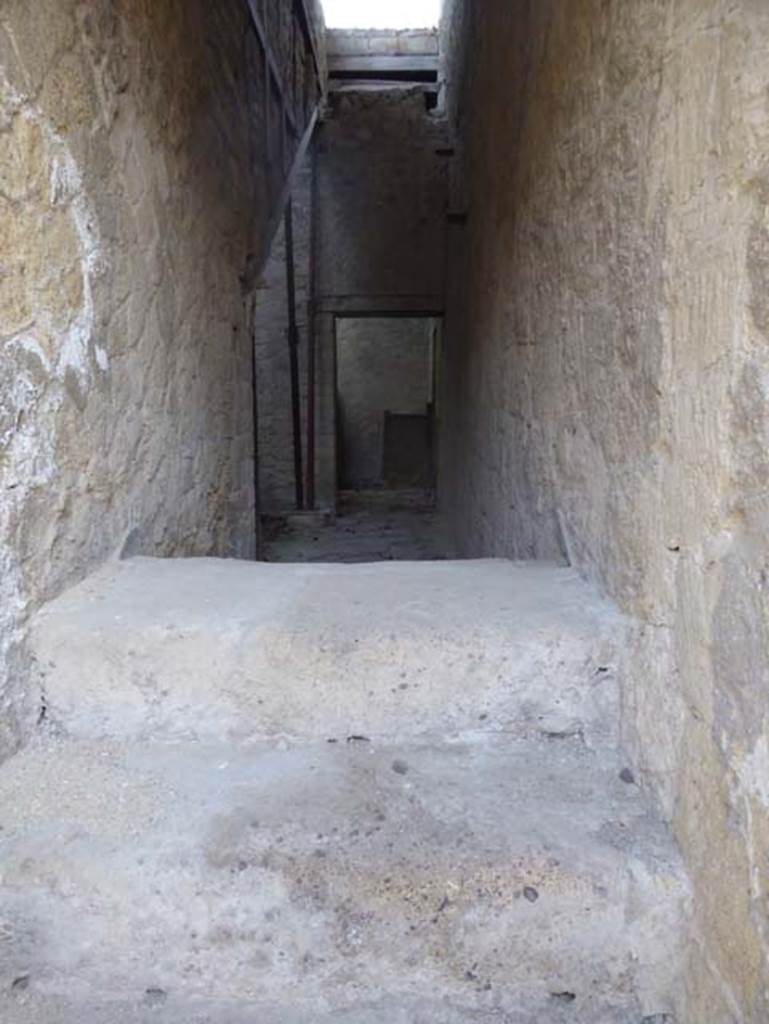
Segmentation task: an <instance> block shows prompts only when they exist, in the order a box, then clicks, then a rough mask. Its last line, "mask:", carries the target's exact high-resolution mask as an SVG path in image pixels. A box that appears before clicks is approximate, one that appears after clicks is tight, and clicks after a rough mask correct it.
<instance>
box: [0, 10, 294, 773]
mask: <svg viewBox="0 0 769 1024" xmlns="http://www.w3.org/2000/svg"><path fill="white" fill-rule="evenodd" d="M263 60H264V58H263V56H262V53H261V50H260V48H259V46H258V45H257V42H256V37H255V34H254V30H253V27H252V26H251V22H250V19H249V15H248V8H247V5H246V4H245V3H243V2H241V0H224V2H222V3H217V4H211V3H207V2H204V0H192V2H187V3H182V2H181V0H169V2H163V3H152V2H148V0H126V2H125V3H120V4H114V3H111V2H108V0H95V2H93V0H92V2H88V3H83V2H77V0H39V2H36V3H34V4H30V3H28V2H26V0H4V2H3V3H2V5H0V390H1V391H2V403H1V404H0V496H1V497H0V695H1V700H2V708H1V709H0V754H3V753H6V752H7V751H9V750H11V749H13V748H14V747H15V746H16V745H17V744H18V742H19V741H20V739H21V738H23V735H24V734H25V732H26V731H27V730H28V729H29V728H30V727H31V725H32V724H33V723H34V721H35V719H36V717H37V716H38V714H39V713H40V711H41V697H40V695H39V694H33V693H25V690H24V685H23V674H24V673H23V669H24V663H25V659H24V654H23V639H24V623H25V620H26V617H27V615H28V614H29V612H30V611H31V610H32V609H33V608H34V607H35V606H36V605H37V604H39V603H40V602H41V601H44V600H47V599H49V598H51V597H52V596H53V595H54V594H55V593H56V592H57V591H58V590H60V589H61V588H62V587H63V586H65V585H66V584H68V583H71V582H73V581H74V580H75V579H77V578H79V577H82V576H83V575H85V574H86V573H87V572H88V571H89V570H90V569H92V568H93V567H94V565H95V564H96V563H98V562H99V561H101V560H103V559H105V558H107V557H109V556H110V555H112V554H113V553H115V552H116V551H118V550H119V549H120V547H121V546H122V544H123V543H124V541H125V539H126V538H127V537H130V540H129V548H130V550H132V551H143V552H147V553H152V554H160V555H189V554H200V555H204V554H227V555H235V556H250V555H252V554H253V550H254V511H253V487H252V480H253V473H252V456H253V427H252V400H251V370H250V366H251V353H250V344H249V330H250V327H249V306H250V298H249V296H248V294H247V292H248V289H249V288H250V286H251V285H250V282H251V281H252V279H253V276H254V272H255V271H254V268H255V267H258V265H259V263H260V261H261V259H262V258H263V250H264V248H265V246H266V237H265V233H266V225H267V223H268V221H269V218H270V214H271V211H272V210H273V208H274V206H275V203H276V201H277V197H278V195H279V193H280V187H281V183H282V179H283V176H284V167H283V166H281V162H280V161H279V160H278V159H277V158H276V153H275V152H270V151H268V150H267V149H266V148H265V141H264V140H265V133H264V118H265V109H266V105H265V101H264V93H263V91H261V92H260V90H262V89H263V82H264V65H263ZM289 70H290V69H289ZM289 70H287V71H286V77H287V79H288V78H289V77H290V75H289ZM277 144H278V140H277V133H276V141H275V145H277ZM289 155H290V154H289ZM284 157H285V153H284Z"/></svg>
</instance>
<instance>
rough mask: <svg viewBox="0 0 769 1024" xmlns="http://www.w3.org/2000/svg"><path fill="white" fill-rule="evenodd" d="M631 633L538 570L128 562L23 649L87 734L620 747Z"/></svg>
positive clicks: (95, 579)
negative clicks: (574, 741) (499, 737)
mask: <svg viewBox="0 0 769 1024" xmlns="http://www.w3.org/2000/svg"><path fill="white" fill-rule="evenodd" d="M625 630H626V626H625V623H624V621H623V620H622V619H621V617H620V616H619V615H618V614H617V613H616V612H615V611H614V609H613V608H612V606H611V605H609V604H608V603H606V602H604V601H602V600H601V599H600V598H599V597H598V596H597V595H596V594H595V593H594V592H593V591H592V590H591V588H590V587H588V586H587V585H586V584H585V583H583V582H582V581H581V580H580V579H579V578H578V576H577V575H576V573H574V572H573V571H572V570H570V569H563V568H558V567H556V566H552V565H546V564H538V563H537V564H533V563H512V562H508V561H503V560H487V561H465V562H437V563H431V562H422V563H419V562H414V563H378V564H370V565H269V564H259V563H250V562H239V561H234V560H229V561H225V560H215V559H191V560H182V559H178V560H177V559H174V560H159V559H145V558H136V559H131V560H127V561H122V562H116V563H113V564H111V565H109V566H108V567H107V568H106V569H104V570H102V571H101V572H100V573H98V574H97V575H95V576H92V577H91V578H89V579H88V580H86V581H85V582H84V583H82V584H81V585H80V586H78V587H76V588H74V589H73V590H71V591H69V592H68V593H66V594H64V595H63V596H62V597H61V598H59V599H58V600H57V601H55V602H54V603H53V604H51V605H49V606H48V607H47V608H46V609H45V610H44V611H43V612H42V613H41V614H40V615H39V616H38V617H37V619H36V621H35V623H34V628H33V631H32V649H33V652H34V653H35V655H36V658H37V663H38V665H39V666H40V673H41V674H40V683H41V686H42V689H43V692H44V698H43V700H44V703H45V708H46V714H47V715H48V716H49V717H50V719H52V720H53V721H55V722H56V723H57V724H58V725H59V726H61V727H62V728H63V729H65V730H66V731H67V732H68V733H69V734H70V735H75V736H81V737H100V736H115V737H124V738H141V737H156V738H161V737H167V738H176V739H180V738H200V739H206V740H211V739H224V738H228V739H229V738H231V739H236V740H240V739H246V738H270V737H276V736H281V735H285V736H286V737H288V738H306V739H326V738H329V739H330V738H334V739H338V740H340V741H344V740H345V739H346V738H347V737H348V736H352V735H365V736H368V737H370V738H398V737H409V736H417V735H422V734H429V733H434V734H445V733H463V732H465V731H468V730H470V731H478V730H481V731H486V730H493V731H504V732H509V733H515V734H519V735H536V734H540V733H550V734H571V733H574V734H576V733H581V734H582V735H583V737H584V738H585V739H586V740H587V742H589V743H593V742H601V743H605V742H609V743H616V739H617V737H616V732H617V723H618V720H619V713H618V707H617V703H618V699H617V694H618V686H617V673H616V667H617V663H618V657H619V656H618V652H620V651H621V650H622V648H623V641H624V639H625Z"/></svg>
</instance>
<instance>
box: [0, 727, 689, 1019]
mask: <svg viewBox="0 0 769 1024" xmlns="http://www.w3.org/2000/svg"><path fill="white" fill-rule="evenodd" d="M280 746H287V748H286V749H280ZM620 769H621V764H620V763H619V762H618V761H617V760H616V759H615V757H614V755H613V754H611V755H610V754H606V753H603V754H601V753H599V752H596V751H594V750H590V749H588V748H587V747H586V745H585V744H584V743H583V742H582V741H581V740H580V739H578V738H574V737H572V738H551V739H546V738H543V737H540V738H536V739H520V738H518V739H516V738H511V737H509V736H493V735H486V736H480V737H476V738H474V739H473V740H462V741H459V740H457V741H453V742H420V741H417V740H412V741H410V742H407V743H401V744H397V745H393V744H387V743H379V742H371V741H369V742H366V741H351V742H349V743H348V742H337V743H326V742H323V743H316V744H306V745H300V746H290V745H285V744H283V745H278V746H276V745H274V744H273V745H265V744H244V745H239V746H236V745H233V744H216V743H184V744H182V743H170V742H168V743H157V742H154V743H123V744H120V743H114V742H112V743H106V742H97V741H83V740H79V741H76V740H71V739H63V738H56V737H45V736H42V737H40V738H39V739H38V740H36V741H35V742H34V743H32V744H31V745H30V746H28V747H27V748H26V749H25V750H24V751H23V752H21V753H20V754H18V755H16V756H15V757H14V758H12V759H11V760H10V761H9V762H7V763H6V765H5V766H4V768H3V772H2V773H0V807H2V808H3V820H2V826H3V828H2V831H1V832H0V865H1V866H2V867H1V869H0V870H1V874H0V936H2V939H3V941H1V942H0V992H3V993H4V997H5V1000H6V1002H7V1003H9V1004H10V1005H11V1007H12V1008H14V1009H13V1012H14V1013H17V1012H18V1014H19V1015H21V1014H23V1013H24V1012H25V1010H24V1007H25V1005H27V1003H26V1000H28V999H31V1000H35V999H43V1000H55V999H61V1000H69V1003H70V1005H72V1006H75V1007H80V1011H82V1012H80V1011H78V1013H79V1015H77V1014H75V1011H73V1015H72V1016H68V1015H67V1014H66V1013H62V1015H60V1016H59V1017H58V1018H56V1020H57V1024H75V1021H80V1020H83V1019H87V1020H89V1022H94V1024H96V1022H97V1020H98V1018H97V1017H96V1016H95V1015H94V1013H91V1012H90V1011H88V1007H91V1008H93V1007H96V1006H99V1005H106V1004H108V1006H109V1005H114V1007H115V1008H116V1009H115V1016H114V1018H113V1017H112V1016H107V1017H106V1018H104V1019H105V1024H106V1022H107V1021H109V1024H112V1021H113V1019H114V1020H115V1021H119V1020H120V1019H122V1018H120V1017H119V1016H118V1015H117V1008H118V1007H121V1006H122V1007H123V1008H125V1007H128V1008H129V1009H130V1007H134V1008H135V1013H136V1015H135V1016H134V1017H130V1016H129V1017H127V1018H126V1019H127V1020H132V1021H133V1020H142V1019H144V1018H142V1017H141V1013H144V1012H145V1010H146V1011H147V1012H149V1010H150V1009H156V1007H151V1006H150V1007H148V1005H147V1004H148V1003H163V1004H165V1003H166V1002H167V1003H168V1012H167V1013H166V1012H165V1010H164V1014H163V1016H162V1019H163V1020H166V1021H167V1020H176V1019H178V1020H180V1021H181V1020H182V1019H183V1020H184V1021H185V1024H189V1022H191V1021H194V1020H198V1019H199V1020H201V1021H202V1020H210V1021H211V1022H212V1024H213V1022H214V1021H215V1022H216V1024H224V1022H225V1021H228V1020H232V1021H233V1022H235V1021H237V1022H241V1021H243V1022H245V1021H246V1020H248V1021H249V1024H252V1022H256V1021H260V1022H261V1021H265V1022H267V1021H269V1022H270V1024H309V1022H310V1021H312V1022H313V1024H317V1022H321V1021H326V1020H328V1021H336V1020H338V1021H346V1022H348V1024H380V1022H381V1024H384V1022H385V1021H387V1024H397V1022H398V1021H403V1022H404V1024H405V1022H406V1021H408V1022H409V1024H417V1022H419V1021H422V1020H424V1021H425V1022H427V1021H428V1020H429V1021H430V1024H440V1022H444V1024H459V1022H462V1021H473V1022H481V1024H482V1022H488V1024H495V1022H507V1024H511V1022H521V1024H524V1022H529V1021H531V1022H533V1021H534V1020H537V1021H541V1022H551V1021H552V1022H557V1021H561V1020H564V1021H565V1020H569V1021H571V1022H585V1024H587V1022H588V1021H590V1022H593V1024H609V1022H615V1021H617V1022H620V1021H622V1022H629V1024H636V1022H638V1024H640V1022H641V1021H642V1020H643V1019H644V1017H653V1015H655V1014H660V1015H661V1014H664V1013H666V1012H669V999H670V993H671V991H672V989H673V974H674V971H675V969H676V964H677V963H678V962H680V959H679V944H680V943H681V942H682V941H683V940H684V932H685V919H686V910H687V893H686V886H685V884H684V881H683V876H682V873H681V869H680V866H679V863H678V860H677V857H676V854H675V851H674V849H673V847H672V844H671V843H670V840H669V839H668V837H667V834H666V831H665V829H664V827H663V826H662V824H661V823H660V822H659V821H658V820H656V818H655V816H654V814H653V813H652V812H651V810H650V809H649V807H648V806H647V805H646V803H645V802H644V798H643V796H642V794H641V793H640V792H639V790H638V788H637V787H636V786H635V785H632V784H629V783H627V782H624V781H622V779H621V778H620ZM626 777H627V775H626ZM207 1001H208V1002H209V1003H210V1004H211V1005H214V1004H216V1005H219V1006H224V1005H225V1004H226V1005H229V1006H231V1007H232V1013H233V1014H236V1015H235V1016H232V1017H228V1016H227V1015H226V1014H225V1013H224V1012H222V1013H221V1014H220V1013H219V1012H218V1011H217V1012H216V1014H215V1015H213V1016H206V1015H205V1014H206V1012H207V1011H206V1010H205V1005H206V1002H207ZM182 1003H183V1004H185V1005H189V1006H193V1007H196V1006H197V1007H198V1008H200V1014H201V1015H200V1016H195V1015H194V1014H192V1013H190V1014H189V1015H188V1016H187V1017H182V1016H181V1011H180V1015H179V1016H178V1017H175V1016H174V1015H173V1014H172V1013H171V1008H172V1007H173V1006H176V1005H181V1004H182ZM259 1007H262V1008H264V1007H269V1008H271V1009H269V1012H267V1011H265V1012H264V1015H260V1014H259V1013H256V1015H253V1014H254V1012H255V1010H254V1008H257V1009H258V1008H259ZM383 1007H384V1008H385V1009H382V1008H383ZM420 1007H422V1008H423V1009H419V1008H420ZM409 1008H410V1009H409ZM424 1008H426V1009H424ZM431 1008H432V1009H431ZM241 1010H243V1011H244V1012H245V1010H249V1012H251V1013H252V1016H250V1017H248V1016H237V1013H239V1012H241ZM120 1012H121V1013H122V1012H123V1010H121V1011H120ZM125 1012H129V1011H128V1010H126V1011H125ZM130 1012H134V1011H133V1010H131V1011H130ZM196 1013H197V1011H196ZM388 1013H389V1016H388V1015H387V1014H388ZM527 1014H528V1016H527ZM7 1019H9V1020H10V1019H12V1018H11V1017H10V1016H9V1017H8V1018H7ZM19 1019H20V1020H23V1017H21V1016H19ZM51 1019H52V1020H53V1019H54V1018H51ZM148 1019H150V1018H148ZM662 1019H664V1018H663V1017H660V1020H662ZM3 1020H6V1017H3ZM40 1021H45V1017H44V1016H41V1017H40Z"/></svg>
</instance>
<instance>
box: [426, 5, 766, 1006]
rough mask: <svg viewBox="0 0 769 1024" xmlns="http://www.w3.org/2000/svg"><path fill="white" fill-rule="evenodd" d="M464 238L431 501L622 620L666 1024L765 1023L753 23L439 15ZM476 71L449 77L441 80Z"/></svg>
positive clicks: (464, 9) (567, 13) (736, 16)
mask: <svg viewBox="0 0 769 1024" xmlns="http://www.w3.org/2000/svg"><path fill="white" fill-rule="evenodd" d="M463 18H464V19H466V20H467V22H468V25H467V31H466V35H465V37H464V47H465V48H464V49H463V47H458V48H455V49H454V50H453V51H452V54H451V59H450V60H449V61H448V63H447V72H446V77H447V79H448V81H449V83H450V85H451V83H454V84H455V85H457V84H458V86H459V94H458V95H456V96H454V97H453V98H451V99H450V101H449V107H450V109H451V111H452V114H453V116H454V119H455V124H456V130H457V133H458V138H459V140H460V141H461V148H462V152H461V154H460V162H461V166H462V167H463V169H464V177H465V180H466V191H467V201H468V212H469V219H468V222H467V226H466V227H465V228H463V229H461V234H460V233H459V232H460V229H457V232H458V233H457V234H455V235H454V238H455V243H454V244H453V245H452V272H451V278H450V282H449V289H448V291H449V295H450V296H452V297H454V300H453V301H452V303H451V306H450V309H449V316H448V327H447V330H448V339H447V367H448V369H449V374H450V375H449V378H448V380H447V387H446V399H447V400H446V402H445V408H446V409H447V411H450V412H451V417H450V422H449V424H448V431H449V432H448V437H447V443H446V445H445V448H444V453H443V455H444V457H443V469H444V473H443V496H444V504H445V506H446V507H447V508H449V509H451V508H455V510H456V512H455V516H454V526H455V530H456V533H457V537H458V540H459V542H460V545H461V546H462V549H463V550H464V552H465V553H466V554H469V555H480V554H497V555H510V556H514V557H532V556H536V557H556V558H568V559H569V560H571V561H572V562H573V563H575V564H576V565H578V566H580V567H581V568H582V569H583V570H584V571H585V572H586V573H587V574H588V575H590V576H591V577H593V578H594V579H595V580H597V581H598V582H599V583H600V584H601V585H602V586H603V587H604V588H605V589H606V590H607V591H608V592H609V593H610V594H611V595H612V596H613V597H614V598H615V599H616V600H617V601H618V602H619V604H620V605H621V606H622V607H623V608H624V609H625V611H627V612H629V613H631V614H632V615H633V616H635V617H636V618H637V620H638V621H639V622H640V623H641V628H640V631H639V639H638V641H637V645H638V647H637V651H636V657H635V661H634V664H633V665H632V666H631V679H630V681H629V683H628V685H627V686H626V708H625V729H626V739H627V742H628V744H629V745H630V748H631V749H632V750H633V751H634V753H635V758H636V764H637V768H638V770H639V776H640V777H641V778H642V779H643V780H644V782H645V783H646V784H648V785H650V786H652V787H654V788H655V790H656V792H657V793H658V794H659V795H660V797H661V799H662V800H663V802H664V806H665V807H666V808H667V810H668V812H669V815H670V817H671V820H672V822H673V826H674V829H675V832H676V835H677V837H678V839H679V841H680V844H681V846H682V849H683V851H684V854H685V857H686V860H687V863H688V866H689V870H690V872H691V877H692V880H693V885H694V895H695V935H694V938H693V941H692V943H691V947H690V962H689V964H688V967H687V974H686V977H685V978H684V979H682V996H681V1007H680V1020H681V1022H682V1024H705V1022H708V1024H710V1022H712V1024H716V1022H718V1024H727V1022H737V1021H739V1022H743V1024H747V1022H749V1024H760V1022H764V1021H766V1020H767V1019H769V995H768V993H767V990H768V987H769V970H768V969H767V956H768V955H769V916H768V914H767V897H768V896H769V858H767V849H769V734H768V730H769V658H767V653H768V652H769V625H768V624H769V588H768V586H767V571H768V567H769V543H768V541H767V537H768V536H769V531H768V529H767V527H769V504H768V503H767V495H768V494H769V489H768V486H767V484H768V482H769V461H768V460H769V455H768V454H767V453H769V356H768V355H767V352H768V351H769V350H768V349H767V343H768V342H769V303H767V294H769V288H768V284H767V276H768V274H769V269H768V268H769V160H768V158H767V154H768V153H769V106H768V105H767V95H769V63H768V62H767V60H766V39H767V38H769V8H767V6H766V4H764V3H760V2H757V0H745V2H743V3H739V4H733V3H730V2H727V0H680V2H678V3H675V4H673V3H670V2H668V0H648V2H646V0H645V2H639V3H627V2H625V0H608V2H607V0H566V2H559V0H536V2H535V0H515V2H512V3H511V0H488V2H486V3H484V4H483V5H473V4H467V5H462V4H459V3H458V2H457V3H454V4H452V5H449V10H448V11H447V18H446V20H445V23H444V33H445V38H446V39H447V40H449V41H451V40H452V39H454V40H456V39H457V38H458V30H457V26H458V25H459V24H460V23H461V20H462V19H463ZM463 55H464V56H467V55H471V60H463Z"/></svg>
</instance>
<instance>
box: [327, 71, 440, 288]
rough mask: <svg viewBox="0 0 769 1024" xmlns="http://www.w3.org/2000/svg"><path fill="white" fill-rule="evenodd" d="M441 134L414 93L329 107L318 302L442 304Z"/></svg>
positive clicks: (357, 95)
mask: <svg viewBox="0 0 769 1024" xmlns="http://www.w3.org/2000/svg"><path fill="white" fill-rule="evenodd" d="M444 145H445V125H444V123H443V121H442V120H440V119H439V118H437V117H435V116H433V115H431V114H430V113H428V112H427V110H426V109H425V101H424V96H423V94H422V92H421V91H420V90H419V89H418V88H404V87H400V88H389V89H388V88H383V87H378V88H375V89H366V88H363V87H362V88H360V89H356V90H355V91H350V92H339V93H337V94H336V95H335V96H333V97H332V109H331V111H330V113H329V115H328V117H327V118H326V119H325V123H324V125H323V130H322V135H321V138H320V144H319V150H318V176H319V195H320V210H319V232H320V239H319V241H320V245H319V261H318V282H319V285H318V287H319V295H320V297H321V298H322V299H324V300H329V299H337V298H339V297H348V296H365V297H369V298H370V299H371V300H372V303H373V300H375V299H376V298H377V297H382V296H386V297H388V298H391V297H397V296H403V297H407V296H412V295H431V296H434V295H440V296H442V295H443V271H444V258H443V254H444V235H445V211H446V161H445V159H444V158H443V157H441V156H439V155H438V154H437V153H436V150H438V149H440V148H441V147H442V146H444Z"/></svg>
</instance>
